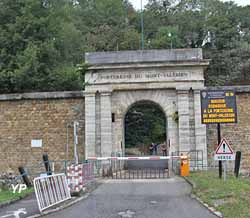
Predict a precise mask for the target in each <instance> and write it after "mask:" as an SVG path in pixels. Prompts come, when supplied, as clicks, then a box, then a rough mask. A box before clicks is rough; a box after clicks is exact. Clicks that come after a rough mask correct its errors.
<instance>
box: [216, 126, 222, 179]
mask: <svg viewBox="0 0 250 218" xmlns="http://www.w3.org/2000/svg"><path fill="white" fill-rule="evenodd" d="M217 133H218V146H219V144H220V143H221V129H220V123H217ZM219 178H220V179H221V178H222V161H221V160H219Z"/></svg>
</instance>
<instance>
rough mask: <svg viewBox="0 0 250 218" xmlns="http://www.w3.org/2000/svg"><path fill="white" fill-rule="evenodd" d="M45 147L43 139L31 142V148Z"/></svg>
mask: <svg viewBox="0 0 250 218" xmlns="http://www.w3.org/2000/svg"><path fill="white" fill-rule="evenodd" d="M42 146H43V141H42V139H32V140H31V147H32V148H41V147H42Z"/></svg>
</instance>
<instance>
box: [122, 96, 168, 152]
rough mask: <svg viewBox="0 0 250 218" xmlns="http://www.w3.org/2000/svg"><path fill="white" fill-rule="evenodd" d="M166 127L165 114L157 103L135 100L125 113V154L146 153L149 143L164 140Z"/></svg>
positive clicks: (158, 142)
mask: <svg viewBox="0 0 250 218" xmlns="http://www.w3.org/2000/svg"><path fill="white" fill-rule="evenodd" d="M166 129H167V127H166V116H165V113H164V112H163V110H162V109H161V107H160V106H159V105H157V104H156V103H154V102H152V101H139V102H136V103H135V104H133V105H132V106H131V107H130V109H129V110H128V112H127V113H126V115H125V154H126V155H128V156H130V155H148V154H149V147H150V144H151V143H157V144H160V143H163V142H164V141H165V140H166V138H167V136H166ZM159 150H160V149H159Z"/></svg>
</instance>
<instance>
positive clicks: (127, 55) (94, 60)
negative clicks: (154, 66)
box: [85, 48, 203, 65]
mask: <svg viewBox="0 0 250 218" xmlns="http://www.w3.org/2000/svg"><path fill="white" fill-rule="evenodd" d="M190 60H191V61H200V60H203V55H202V49H201V48H195V49H168V50H136V51H112V52H90V53H85V61H86V63H88V64H91V65H98V64H121V63H145V62H169V61H190Z"/></svg>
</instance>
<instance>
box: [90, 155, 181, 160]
mask: <svg viewBox="0 0 250 218" xmlns="http://www.w3.org/2000/svg"><path fill="white" fill-rule="evenodd" d="M170 159H180V156H149V157H88V160H170Z"/></svg>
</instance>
